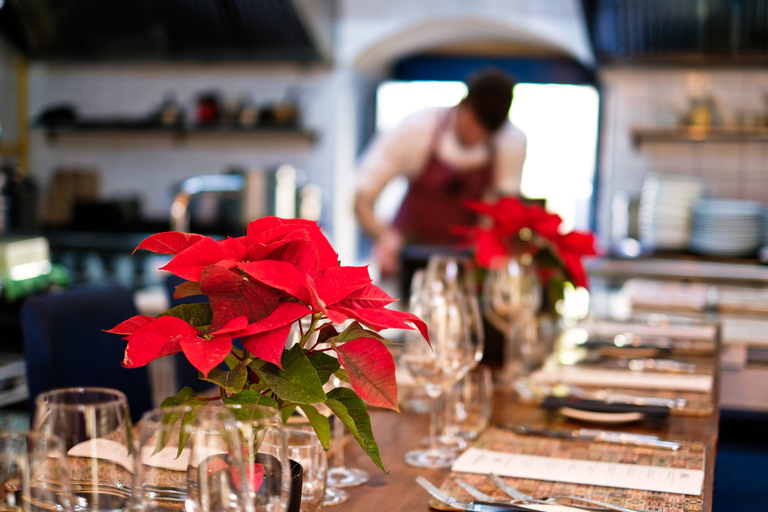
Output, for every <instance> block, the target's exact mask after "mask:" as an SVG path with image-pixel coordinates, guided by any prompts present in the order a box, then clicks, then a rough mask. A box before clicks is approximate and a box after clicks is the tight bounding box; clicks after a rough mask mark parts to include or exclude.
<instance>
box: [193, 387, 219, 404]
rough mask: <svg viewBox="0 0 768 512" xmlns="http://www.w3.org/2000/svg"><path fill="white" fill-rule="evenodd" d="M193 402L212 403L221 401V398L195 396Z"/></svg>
mask: <svg viewBox="0 0 768 512" xmlns="http://www.w3.org/2000/svg"><path fill="white" fill-rule="evenodd" d="M219 389H221V388H219ZM195 400H198V401H200V402H213V401H216V400H221V397H220V396H196V397H195Z"/></svg>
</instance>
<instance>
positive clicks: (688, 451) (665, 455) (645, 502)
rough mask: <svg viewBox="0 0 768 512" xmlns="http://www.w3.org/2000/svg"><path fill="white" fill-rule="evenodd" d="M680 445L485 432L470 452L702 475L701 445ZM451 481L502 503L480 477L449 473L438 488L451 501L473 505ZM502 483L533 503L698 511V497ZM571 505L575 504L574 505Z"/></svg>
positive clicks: (494, 430) (520, 480) (561, 484)
mask: <svg viewBox="0 0 768 512" xmlns="http://www.w3.org/2000/svg"><path fill="white" fill-rule="evenodd" d="M682 444H683V447H682V448H681V449H680V450H677V451H671V450H660V449H657V448H647V447H639V446H628V445H621V444H614V443H599V442H592V441H570V440H563V439H552V438H543V437H536V436H522V435H517V434H515V433H513V432H509V431H506V430H501V429H498V428H494V427H491V428H489V429H488V430H486V431H485V432H484V433H483V434H482V435H481V436H480V437H479V438H478V439H477V441H476V442H475V444H474V447H475V448H482V449H486V450H495V451H499V452H506V453H520V454H525V455H539V456H544V457H558V458H564V459H577V460H591V461H599V462H614V463H623V464H640V465H646V466H657V467H673V468H681V469H699V470H703V469H704V461H705V455H706V454H705V447H704V445H703V444H702V443H697V442H689V441H683V442H682ZM457 476H458V477H461V478H462V479H463V480H465V481H466V482H468V483H469V484H470V485H472V486H474V487H476V488H478V489H480V490H481V491H483V492H484V493H486V494H489V495H491V496H493V497H498V498H506V497H507V496H506V495H505V494H504V493H503V492H501V491H500V490H499V489H498V488H497V487H496V486H495V485H494V484H493V483H492V482H491V481H490V480H489V479H488V478H487V477H486V476H485V475H477V474H471V473H456V472H451V473H450V474H449V475H448V477H447V478H446V479H445V481H444V482H443V483H442V485H441V488H442V489H443V490H444V491H445V492H447V493H448V494H450V495H451V496H455V497H456V498H459V499H462V500H466V501H472V500H473V498H472V497H471V496H470V495H469V494H467V493H466V492H465V491H464V490H463V489H461V488H460V487H459V486H458V484H456V482H455V480H454V479H455V478H456V477H457ZM505 480H506V481H507V482H508V483H509V484H510V485H511V486H513V487H515V488H517V489H519V490H521V491H523V492H524V493H526V494H529V495H531V496H533V497H535V498H546V497H548V496H552V495H556V494H570V495H577V496H582V497H585V498H589V499H593V500H598V501H604V502H606V503H611V504H614V505H620V506H623V507H628V508H632V509H636V510H642V511H647V512H659V511H664V512H700V511H701V510H702V508H703V501H702V499H701V497H700V496H689V495H684V494H672V493H663V492H652V491H641V490H633V489H620V488H616V487H601V486H594V485H581V484H570V483H564V482H549V481H543V480H530V479H525V478H505ZM429 505H430V506H431V507H432V508H434V509H437V510H455V509H453V508H451V507H448V506H446V505H444V504H443V503H441V502H439V501H436V500H434V499H433V500H430V502H429ZM574 505H578V504H577V503H575V502H574ZM582 505H583V504H582Z"/></svg>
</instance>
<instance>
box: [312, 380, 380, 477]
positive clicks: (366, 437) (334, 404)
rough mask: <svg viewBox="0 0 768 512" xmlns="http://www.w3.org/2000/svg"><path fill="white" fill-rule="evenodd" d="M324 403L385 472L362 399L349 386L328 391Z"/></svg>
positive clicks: (369, 418)
mask: <svg viewBox="0 0 768 512" xmlns="http://www.w3.org/2000/svg"><path fill="white" fill-rule="evenodd" d="M325 405H327V406H328V408H329V409H330V410H332V411H333V413H334V414H335V415H336V417H337V418H338V419H340V420H341V421H342V423H344V425H346V426H347V428H348V429H349V431H350V432H352V435H353V436H354V437H355V439H356V440H357V442H358V444H359V445H360V447H362V449H363V450H365V453H367V454H368V456H369V457H370V458H371V460H372V461H373V462H374V464H376V465H377V466H378V467H379V468H380V469H381V470H382V471H384V472H385V473H386V470H385V469H384V464H383V463H382V462H381V455H380V454H379V445H378V444H376V439H374V437H373V430H372V429H371V417H370V416H369V415H368V408H367V407H366V406H365V402H363V399H362V398H360V397H359V396H357V393H355V392H354V390H352V389H349V388H336V389H332V390H331V391H329V392H328V400H326V402H325Z"/></svg>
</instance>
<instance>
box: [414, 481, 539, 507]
mask: <svg viewBox="0 0 768 512" xmlns="http://www.w3.org/2000/svg"><path fill="white" fill-rule="evenodd" d="M416 483H417V484H419V486H421V488H422V489H424V490H425V491H427V492H428V493H429V494H430V495H432V497H433V498H435V499H437V500H438V501H442V502H443V503H445V504H446V505H449V506H451V507H454V508H460V509H462V510H465V511H468V512H507V511H512V512H531V511H533V510H534V509H531V508H528V507H524V506H522V505H517V504H515V503H512V502H499V501H497V502H493V503H492V502H482V501H472V502H469V501H462V500H460V499H457V498H454V497H453V496H451V495H450V494H448V493H446V492H443V491H442V490H441V489H440V488H438V487H437V486H436V485H434V484H433V483H432V482H430V481H429V480H427V479H426V478H424V477H423V476H417V477H416Z"/></svg>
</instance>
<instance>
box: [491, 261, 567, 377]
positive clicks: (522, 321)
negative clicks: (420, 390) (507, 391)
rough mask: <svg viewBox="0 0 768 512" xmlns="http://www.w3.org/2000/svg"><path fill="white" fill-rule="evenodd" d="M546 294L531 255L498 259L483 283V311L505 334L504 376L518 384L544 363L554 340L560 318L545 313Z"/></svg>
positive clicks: (493, 324) (495, 326) (494, 325)
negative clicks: (557, 320)
mask: <svg viewBox="0 0 768 512" xmlns="http://www.w3.org/2000/svg"><path fill="white" fill-rule="evenodd" d="M542 301H543V293H542V286H541V281H540V280H539V276H538V272H537V269H536V266H535V263H534V262H533V261H532V259H531V258H530V257H528V256H527V255H522V256H521V257H514V256H510V257H504V258H501V259H497V260H496V261H494V262H493V265H492V266H491V268H490V269H488V271H487V272H486V275H485V280H484V283H483V295H482V303H483V314H484V316H485V318H486V319H487V320H488V322H489V323H490V324H491V325H492V326H493V327H494V328H496V329H497V330H498V331H499V332H500V333H502V335H503V337H504V346H503V356H502V379H503V381H504V382H505V383H510V384H511V383H514V382H515V381H516V380H517V379H518V378H520V377H525V376H526V375H528V374H529V373H530V372H531V371H533V370H535V369H536V368H538V367H539V366H541V364H542V363H543V362H544V360H545V359H546V357H547V356H548V355H549V354H550V353H551V351H552V346H553V343H554V337H555V329H556V323H557V322H556V320H555V319H554V318H553V317H552V315H550V314H548V313H542V312H541V306H542Z"/></svg>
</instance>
